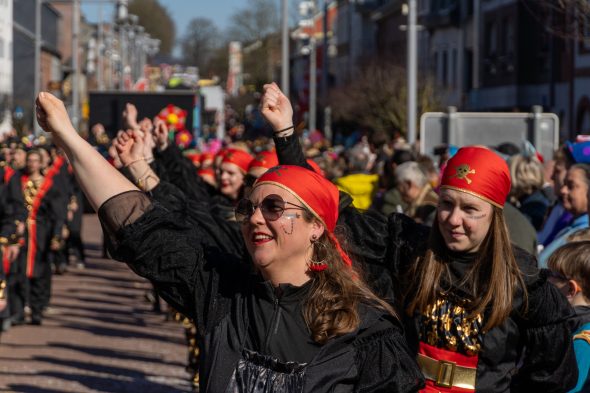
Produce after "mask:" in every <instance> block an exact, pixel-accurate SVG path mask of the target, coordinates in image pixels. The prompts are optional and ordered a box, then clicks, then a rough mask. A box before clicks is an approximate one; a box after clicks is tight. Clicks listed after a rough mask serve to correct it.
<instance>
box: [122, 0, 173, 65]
mask: <svg viewBox="0 0 590 393" xmlns="http://www.w3.org/2000/svg"><path fill="white" fill-rule="evenodd" d="M129 13H130V14H134V15H137V16H138V17H139V24H140V25H142V26H143V27H145V31H146V32H147V33H149V34H150V35H151V36H152V37H153V38H157V39H159V40H160V53H164V54H170V52H171V51H172V48H173V47H174V40H175V38H176V26H175V24H174V20H172V17H171V16H170V14H169V13H168V10H167V9H166V8H165V7H164V6H162V5H161V4H160V2H159V1H158V0H132V1H131V2H130V3H129Z"/></svg>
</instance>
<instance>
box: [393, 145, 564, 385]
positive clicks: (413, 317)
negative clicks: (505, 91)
mask: <svg viewBox="0 0 590 393" xmlns="http://www.w3.org/2000/svg"><path fill="white" fill-rule="evenodd" d="M509 191H510V174H509V170H508V167H507V165H506V163H505V162H504V160H502V159H501V158H500V157H499V156H498V155H496V154H495V153H494V152H492V151H490V150H488V149H486V148H481V147H465V148H461V149H460V150H459V151H458V152H457V154H456V155H455V156H453V157H452V158H451V159H450V160H449V162H448V165H447V167H446V168H445V171H444V174H443V178H442V182H441V190H440V197H439V205H438V208H437V215H436V218H435V222H434V224H433V227H432V230H431V232H430V237H429V239H428V242H427V244H426V245H425V250H424V249H423V247H424V245H422V244H420V241H419V240H418V241H417V240H415V235H412V234H413V233H415V229H414V230H413V229H412V226H415V225H414V224H413V223H410V222H406V223H405V224H404V225H402V227H404V226H405V228H403V229H401V228H398V229H397V231H398V232H397V233H398V235H397V236H396V235H394V236H391V238H390V241H391V242H392V246H394V247H395V250H394V251H398V254H397V255H396V257H394V258H393V260H392V261H391V263H392V264H393V265H395V268H394V270H395V271H396V272H398V277H399V282H400V283H408V285H406V287H405V288H404V290H403V291H402V297H401V298H400V301H401V305H402V307H403V309H404V311H405V312H406V315H407V316H408V322H407V324H408V329H407V334H408V337H409V338H408V339H409V341H410V342H411V343H414V345H415V349H416V350H417V351H418V362H419V364H420V366H421V368H422V372H423V374H424V376H425V377H426V384H427V388H426V390H425V391H426V392H438V391H440V387H441V386H443V387H446V388H448V389H449V390H447V391H449V392H453V391H461V392H469V391H486V392H508V391H544V392H562V391H567V390H568V388H569V387H570V386H573V385H575V379H576V373H575V371H572V370H575V365H574V363H575V359H574V357H573V351H572V345H571V338H570V336H569V333H568V326H567V318H569V317H570V316H571V315H572V310H571V308H570V307H569V305H568V304H567V301H566V299H565V298H564V297H563V296H561V294H559V293H558V292H557V291H556V289H555V288H554V287H553V286H552V285H551V284H550V283H549V282H548V281H547V278H546V274H544V273H543V272H540V271H538V270H537V269H536V267H535V260H534V258H533V257H532V256H530V255H529V254H527V253H525V252H524V251H522V250H520V249H518V248H514V247H513V246H511V244H510V240H509V236H508V233H507V231H506V226H505V222H504V216H503V214H502V207H503V206H504V203H505V200H506V197H507V195H508V192H509ZM392 218H393V221H392V222H395V220H396V219H395V217H392ZM390 220H391V218H390ZM400 244H404V246H405V250H399V247H400ZM416 254H418V258H417V259H412V255H416ZM409 277H411V281H405V280H407V279H408V278H409ZM523 348H526V351H524V352H523Z"/></svg>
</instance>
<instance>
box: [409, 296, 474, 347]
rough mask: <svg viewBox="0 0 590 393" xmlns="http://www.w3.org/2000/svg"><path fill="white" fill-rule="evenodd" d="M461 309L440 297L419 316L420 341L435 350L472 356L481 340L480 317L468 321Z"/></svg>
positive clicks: (460, 305)
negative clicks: (420, 317)
mask: <svg viewBox="0 0 590 393" xmlns="http://www.w3.org/2000/svg"><path fill="white" fill-rule="evenodd" d="M465 306H466V304H464V303H463V304H460V302H459V301H455V302H453V301H452V300H451V299H450V298H448V297H447V296H444V295H440V296H439V297H438V299H437V300H436V301H435V303H434V304H431V305H430V306H429V307H428V309H427V311H426V312H425V313H424V314H423V315H422V323H421V328H420V339H421V340H422V341H423V342H425V343H427V344H429V345H433V346H435V347H438V348H443V349H447V350H450V351H454V352H460V353H463V354H466V355H469V356H473V355H476V354H477V353H478V352H479V351H480V350H481V344H482V341H483V333H482V316H481V315H480V314H478V315H476V316H475V317H471V318H470V317H469V314H470V312H469V311H468V310H467V309H466V307H465Z"/></svg>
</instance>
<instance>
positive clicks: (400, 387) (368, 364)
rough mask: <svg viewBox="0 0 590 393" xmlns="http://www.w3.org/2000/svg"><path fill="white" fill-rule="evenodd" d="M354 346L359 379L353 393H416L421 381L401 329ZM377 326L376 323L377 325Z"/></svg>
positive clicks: (373, 337) (392, 330)
mask: <svg viewBox="0 0 590 393" xmlns="http://www.w3.org/2000/svg"><path fill="white" fill-rule="evenodd" d="M381 324H383V326H389V327H388V328H387V329H384V330H381V331H378V332H376V333H374V334H371V335H369V336H367V337H363V338H361V339H359V340H357V341H356V342H355V343H354V346H355V350H356V357H355V363H356V366H357V369H358V372H359V379H358V383H357V386H355V389H354V391H355V392H383V393H385V392H387V393H390V392H391V393H397V392H404V393H405V392H418V391H419V390H420V389H421V388H422V387H423V386H424V377H423V376H422V373H421V372H420V369H419V368H418V365H417V363H416V360H415V358H414V357H413V356H411V355H410V352H409V350H408V347H407V345H406V341H405V339H404V336H403V331H402V329H401V327H399V326H397V325H396V326H395V327H391V323H390V322H387V323H385V321H382V322H381ZM377 325H379V323H378V324H377Z"/></svg>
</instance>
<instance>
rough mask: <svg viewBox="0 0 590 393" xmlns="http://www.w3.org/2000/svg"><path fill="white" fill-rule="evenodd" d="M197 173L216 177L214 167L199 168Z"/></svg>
mask: <svg viewBox="0 0 590 393" xmlns="http://www.w3.org/2000/svg"><path fill="white" fill-rule="evenodd" d="M197 174H198V175H199V176H213V177H215V171H214V170H213V168H203V169H199V170H198V171H197Z"/></svg>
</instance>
